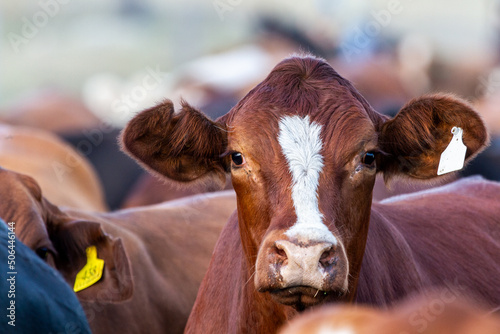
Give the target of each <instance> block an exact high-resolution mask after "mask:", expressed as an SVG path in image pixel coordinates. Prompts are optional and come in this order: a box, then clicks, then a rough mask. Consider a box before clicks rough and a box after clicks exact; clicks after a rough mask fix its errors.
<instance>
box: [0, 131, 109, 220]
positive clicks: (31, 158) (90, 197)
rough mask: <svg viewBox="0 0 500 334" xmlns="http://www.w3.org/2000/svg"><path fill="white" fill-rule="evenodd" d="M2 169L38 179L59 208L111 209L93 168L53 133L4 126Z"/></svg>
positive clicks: (0, 139) (0, 153)
mask: <svg viewBox="0 0 500 334" xmlns="http://www.w3.org/2000/svg"><path fill="white" fill-rule="evenodd" d="M0 166H2V167H3V168H7V169H11V170H13V171H16V172H19V173H23V174H27V175H29V176H31V177H33V178H35V179H36V180H37V182H38V183H39V184H40V186H41V187H42V189H43V193H44V196H45V197H47V199H49V200H50V201H51V202H52V203H54V204H56V205H60V206H68V207H73V208H79V209H85V210H92V211H106V210H107V205H106V203H105V201H104V193H103V190H102V187H101V183H100V182H99V178H98V176H97V174H96V172H95V170H94V168H93V167H92V165H91V164H90V163H89V162H88V161H87V160H86V159H85V158H84V157H83V156H82V155H80V154H79V153H78V152H76V151H75V149H73V148H72V147H71V146H70V145H68V144H66V143H64V142H63V141H62V140H61V139H60V138H58V137H57V136H56V135H54V134H52V133H50V132H47V131H44V130H40V129H35V128H30V127H24V126H12V125H4V124H0Z"/></svg>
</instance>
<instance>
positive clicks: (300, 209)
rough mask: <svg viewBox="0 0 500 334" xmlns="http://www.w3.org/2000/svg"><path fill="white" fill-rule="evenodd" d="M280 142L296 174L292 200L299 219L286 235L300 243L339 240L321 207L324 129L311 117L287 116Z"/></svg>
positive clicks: (335, 242)
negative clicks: (320, 183) (311, 120)
mask: <svg viewBox="0 0 500 334" xmlns="http://www.w3.org/2000/svg"><path fill="white" fill-rule="evenodd" d="M279 128H280V132H279V136H278V141H279V143H280V146H281V150H282V151H283V154H284V155H285V157H286V159H287V162H288V167H289V169H290V173H291V174H292V200H293V206H294V208H295V213H296V215H297V221H296V222H295V224H294V225H293V226H292V227H291V228H290V229H289V230H288V231H286V232H285V234H286V235H287V236H288V237H289V238H296V239H297V240H298V241H299V242H305V243H307V242H310V241H315V242H329V243H332V244H333V245H336V244H337V239H336V238H335V237H334V236H333V234H332V233H331V232H330V230H329V229H328V228H327V227H326V226H325V225H324V224H323V215H322V214H321V212H320V211H319V206H318V194H317V191H318V184H319V176H320V174H321V171H322V170H323V156H322V155H321V153H320V152H321V148H322V147H323V143H322V141H321V138H320V134H321V125H319V124H316V123H314V122H310V121H309V116H306V117H304V118H302V117H299V116H285V117H283V118H282V119H281V120H280V123H279Z"/></svg>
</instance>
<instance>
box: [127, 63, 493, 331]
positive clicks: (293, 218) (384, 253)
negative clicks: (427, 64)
mask: <svg viewBox="0 0 500 334" xmlns="http://www.w3.org/2000/svg"><path fill="white" fill-rule="evenodd" d="M453 127H460V128H461V129H463V141H464V142H465V145H466V146H467V152H466V156H465V158H466V159H467V160H469V159H471V158H472V157H473V156H475V155H476V154H477V153H478V152H479V151H480V150H481V149H482V148H483V147H484V145H485V143H486V142H487V140H488V136H487V133H486V130H485V127H484V125H483V123H482V121H481V119H480V117H479V116H478V115H477V113H476V112H475V111H474V110H473V109H472V108H471V107H470V106H469V104H467V103H466V102H464V101H462V100H460V99H458V98H455V97H453V96H449V95H428V96H424V97H421V98H418V99H415V100H412V101H410V102H409V103H408V104H407V105H406V106H405V107H403V108H402V110H401V111H400V112H399V114H398V115H397V116H395V117H394V118H393V119H388V118H387V117H385V116H383V115H381V114H379V113H377V112H376V111H375V110H373V109H372V108H371V107H370V105H369V104H368V103H367V102H366V100H365V99H364V98H363V97H362V96H361V95H360V94H359V93H358V92H357V91H356V90H355V89H354V88H353V86H352V85H351V84H350V83H349V81H347V80H346V79H344V78H342V77H341V76H340V75H338V74H337V73H336V72H335V71H334V70H333V69H332V68H331V67H330V66H329V65H328V64H327V63H325V62H324V61H322V60H320V59H317V58H314V57H294V58H289V59H286V60H284V61H282V62H281V63H279V64H278V65H277V66H276V67H275V68H274V69H273V71H272V72H271V73H270V74H269V75H268V77H267V78H266V79H265V80H264V81H263V82H262V83H260V84H259V85H258V86H257V87H255V88H254V89H253V90H252V91H250V92H249V93H248V95H247V96H246V97H245V98H243V99H242V100H241V101H240V102H239V103H238V104H237V105H236V106H235V107H234V108H233V109H232V110H231V111H230V112H229V113H228V114H227V115H225V116H223V117H222V118H220V119H218V120H217V121H216V122H212V121H210V120H209V119H207V118H206V117H205V116H204V115H203V114H202V113H201V112H199V111H197V110H196V109H194V108H192V107H190V106H189V105H188V104H187V103H184V104H183V108H182V110H181V112H180V113H178V114H175V113H174V110H173V106H172V103H171V102H170V101H166V102H164V103H162V104H160V105H158V106H156V107H153V108H151V109H148V110H145V111H143V112H142V113H140V114H138V115H137V116H136V117H135V118H134V119H133V120H132V121H131V122H130V123H129V124H128V125H127V127H126V128H125V130H124V133H123V137H122V139H123V143H124V147H125V149H126V150H127V151H128V152H129V153H130V154H131V155H132V156H134V157H135V158H136V159H138V160H139V161H140V162H141V163H142V164H144V165H145V166H146V167H147V168H148V169H150V170H152V171H154V172H155V173H158V174H161V175H164V176H166V177H167V178H170V179H172V180H176V181H178V182H184V183H189V182H191V183H193V182H203V181H204V180H205V179H207V178H211V179H215V180H219V182H220V184H221V185H222V184H223V183H224V181H225V176H226V173H227V172H230V173H231V177H232V182H233V186H234V189H235V191H236V194H237V203H238V206H237V214H235V215H233V216H232V217H231V219H230V220H229V222H228V224H227V225H226V227H225V228H224V230H223V231H222V234H221V237H220V239H219V241H218V243H217V245H216V248H215V251H214V256H213V258H212V261H211V263H210V267H209V270H208V272H207V275H206V276H205V278H204V280H203V283H202V285H201V287H200V292H199V294H198V297H197V301H196V303H195V306H194V308H193V311H192V313H191V316H190V320H189V322H188V325H187V328H186V331H187V332H188V333H219V332H220V333H222V332H224V333H238V332H245V333H246V332H248V333H274V332H275V331H276V330H277V328H278V327H279V326H280V325H282V324H283V323H284V322H286V321H287V319H289V318H290V317H292V316H293V315H295V314H296V313H297V311H301V310H304V309H305V308H308V307H310V306H314V305H318V304H320V303H323V302H337V301H349V302H351V301H357V302H365V303H371V304H377V305H386V304H391V303H392V302H393V301H395V300H398V299H400V298H401V297H403V296H405V295H407V294H408V293H410V292H413V291H418V290H420V289H422V288H424V287H428V286H439V285H442V284H445V283H448V282H453V283H457V284H460V285H463V286H465V287H467V288H468V289H469V290H473V291H474V292H475V293H476V294H477V295H478V297H480V298H484V299H485V300H486V302H487V303H491V304H495V303H498V300H499V299H500V265H499V264H498V258H497V256H498V254H499V251H500V241H499V239H500V238H498V235H499V233H500V224H499V221H500V218H499V216H500V185H498V184H496V183H491V182H486V181H482V180H473V181H464V182H459V183H454V185H449V186H445V187H443V188H439V190H434V191H429V192H428V193H424V194H419V195H415V197H411V196H410V197H408V199H405V198H401V199H400V200H395V201H393V202H387V203H380V204H377V203H374V204H373V206H372V189H373V184H374V181H375V175H376V174H377V172H383V173H384V175H385V177H386V179H390V178H391V177H392V176H398V175H399V176H407V177H411V178H415V179H423V180H430V179H434V178H437V175H436V174H437V169H438V162H439V158H440V156H441V153H442V152H443V151H444V149H445V148H446V147H447V146H448V145H449V143H450V141H451V139H452V133H451V130H452V129H453ZM495 236H496V237H495ZM365 245H366V252H365ZM362 262H363V266H362ZM360 271H361V272H360Z"/></svg>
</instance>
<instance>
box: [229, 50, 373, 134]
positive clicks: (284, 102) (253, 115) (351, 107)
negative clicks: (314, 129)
mask: <svg viewBox="0 0 500 334" xmlns="http://www.w3.org/2000/svg"><path fill="white" fill-rule="evenodd" d="M374 114H376V112H375V111H373V109H371V107H369V105H368V103H367V102H366V100H365V99H364V98H363V97H362V96H361V95H360V94H359V93H358V92H357V91H356V89H355V88H354V87H353V86H352V85H351V84H350V82H349V81H348V80H346V79H344V78H343V77H341V76H340V75H339V74H338V73H337V72H336V71H335V70H334V69H333V68H332V67H331V66H330V65H328V64H327V63H326V62H324V61H322V60H320V59H317V58H310V57H309V58H291V59H286V60H284V61H282V62H281V63H280V64H278V65H277V66H276V67H275V68H274V69H273V70H272V71H271V73H270V74H269V75H268V77H267V78H266V79H265V80H264V81H263V82H261V83H260V84H259V85H257V86H256V87H255V88H254V89H253V90H252V91H250V92H249V93H248V94H247V96H245V97H244V98H243V99H242V100H241V101H240V102H239V103H238V105H236V106H235V107H234V108H233V109H232V110H231V112H230V114H229V115H228V117H227V118H226V124H227V125H228V127H229V129H230V130H233V129H234V130H239V132H241V131H243V132H248V133H249V134H250V136H255V135H257V134H259V133H262V134H268V135H274V136H273V137H274V138H276V135H277V133H278V131H279V122H280V120H282V119H283V117H287V116H294V115H297V116H301V117H306V116H307V117H308V118H309V119H310V120H311V121H312V122H315V123H316V124H320V125H321V126H322V127H323V128H324V130H323V131H324V132H328V136H327V137H330V136H331V132H335V128H339V124H340V128H347V127H349V126H350V125H349V123H356V124H357V125H358V126H363V125H364V126H368V127H370V124H369V123H371V121H372V120H373V119H374V118H376V116H374ZM363 120H366V122H364V121H363ZM360 121H361V122H360Z"/></svg>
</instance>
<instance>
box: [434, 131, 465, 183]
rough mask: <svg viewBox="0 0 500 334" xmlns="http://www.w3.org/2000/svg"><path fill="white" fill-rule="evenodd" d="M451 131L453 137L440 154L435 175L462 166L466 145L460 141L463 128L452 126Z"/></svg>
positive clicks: (452, 170) (458, 168)
mask: <svg viewBox="0 0 500 334" xmlns="http://www.w3.org/2000/svg"><path fill="white" fill-rule="evenodd" d="M451 133H453V138H451V142H450V144H449V145H448V147H447V148H446V149H445V150H444V151H443V153H442V154H441V159H440V160H439V166H438V172H437V175H443V174H446V173H450V172H454V171H456V170H460V169H462V168H463V167H464V162H465V153H466V152H467V146H465V145H464V143H463V141H462V135H463V130H462V128H459V127H457V126H454V127H453V129H451Z"/></svg>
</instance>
